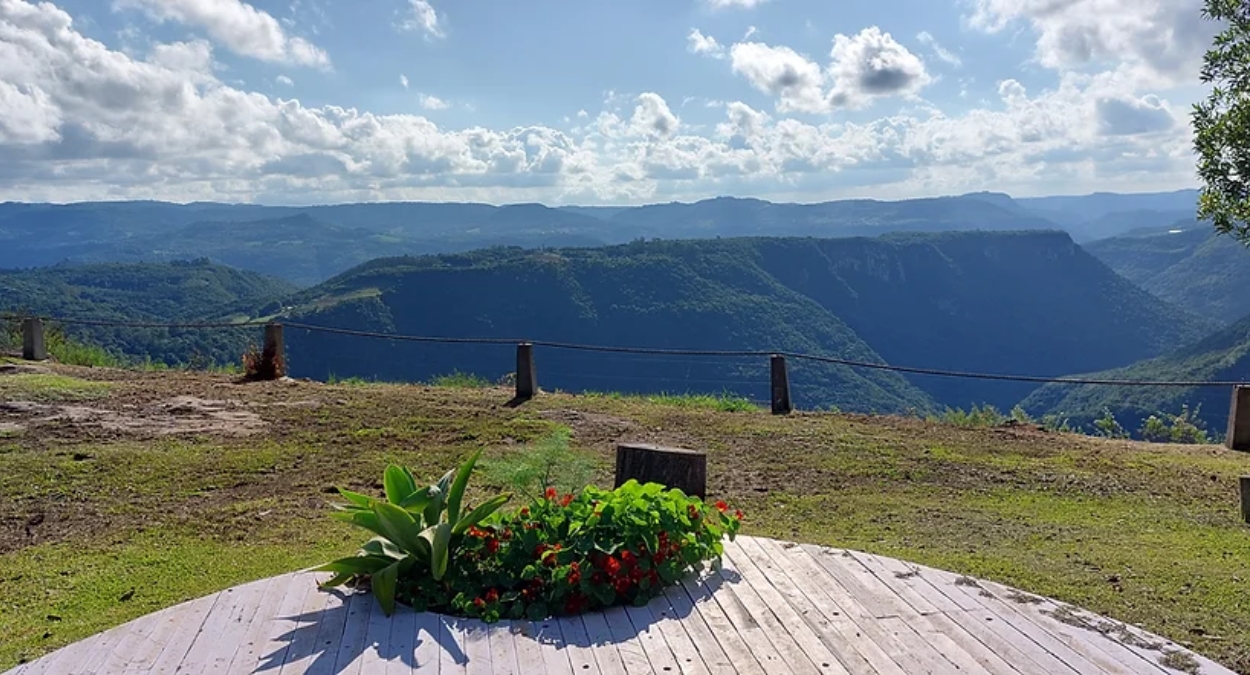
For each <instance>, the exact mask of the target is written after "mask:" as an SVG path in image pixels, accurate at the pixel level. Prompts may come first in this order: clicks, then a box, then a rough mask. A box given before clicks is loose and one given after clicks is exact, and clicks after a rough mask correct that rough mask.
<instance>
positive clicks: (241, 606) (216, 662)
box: [183, 575, 290, 673]
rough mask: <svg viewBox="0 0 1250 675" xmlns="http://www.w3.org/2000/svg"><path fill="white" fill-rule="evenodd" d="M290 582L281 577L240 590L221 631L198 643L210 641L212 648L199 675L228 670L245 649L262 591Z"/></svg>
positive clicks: (258, 609) (188, 670)
mask: <svg viewBox="0 0 1250 675" xmlns="http://www.w3.org/2000/svg"><path fill="white" fill-rule="evenodd" d="M289 580H290V577H289V576H287V575H283V576H280V577H270V578H268V579H263V580H261V581H257V582H254V583H250V584H245V585H243V586H240V587H239V597H238V601H239V602H238V605H237V606H235V607H232V608H231V610H230V614H229V616H228V617H227V618H226V625H225V626H223V627H222V630H221V632H220V633H218V634H216V635H205V636H203V637H201V638H200V639H201V640H204V639H210V640H211V642H212V644H213V646H212V649H211V652H210V657H209V658H207V659H205V663H204V666H203V668H202V669H201V670H199V671H198V672H202V673H221V672H224V671H225V670H226V669H228V668H229V667H230V664H231V662H233V661H234V657H235V655H236V654H238V653H239V652H240V651H241V650H244V649H246V647H245V645H244V636H246V635H247V631H248V629H249V628H251V626H252V621H253V620H254V619H255V618H256V614H257V613H258V612H259V611H260V607H261V604H260V603H261V599H262V598H263V597H264V596H265V592H266V591H268V590H269V587H270V586H274V585H277V586H278V587H285V586H286V583H287V582H288V581H289ZM183 663H184V666H185V665H186V662H185V661H184V662H183ZM185 672H187V673H193V672H197V671H193V670H191V669H190V668H187V669H186V671H185Z"/></svg>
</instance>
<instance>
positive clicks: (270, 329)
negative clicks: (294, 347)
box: [260, 323, 286, 380]
mask: <svg viewBox="0 0 1250 675" xmlns="http://www.w3.org/2000/svg"><path fill="white" fill-rule="evenodd" d="M260 363H261V367H260V373H261V376H262V378H263V379H267V380H276V379H279V378H281V377H282V376H284V375H286V343H285V341H284V340H283V338H282V324H280V323H268V324H265V346H264V347H262V348H261V352H260Z"/></svg>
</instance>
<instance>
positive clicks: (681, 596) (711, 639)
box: [664, 586, 754, 675]
mask: <svg viewBox="0 0 1250 675" xmlns="http://www.w3.org/2000/svg"><path fill="white" fill-rule="evenodd" d="M664 597H665V599H666V600H667V601H668V604H669V606H670V607H672V608H673V616H674V617H675V618H676V619H678V620H680V621H681V624H682V626H684V627H685V629H686V632H687V633H689V634H690V640H691V641H692V642H694V646H695V648H696V649H698V650H699V656H700V658H701V659H702V660H703V665H704V666H706V667H707V669H708V671H709V672H711V673H712V674H713V675H721V674H723V673H724V674H727V673H736V672H737V670H736V669H735V668H734V666H733V661H731V660H730V659H729V655H728V654H726V653H725V648H724V647H723V646H721V644H720V640H719V639H718V637H717V635H716V633H715V632H714V631H713V630H712V627H711V626H710V625H708V623H707V621H706V620H705V619H704V618H703V615H702V614H700V613H699V610H698V609H696V608H695V606H694V603H693V602H692V601H691V600H690V596H689V595H687V594H686V590H685V589H684V588H682V587H681V586H668V587H666V588H665V589H664ZM726 623H728V622H726ZM729 632H730V634H732V633H734V632H735V631H734V630H733V628H732V627H730V628H729ZM725 637H729V635H726V636H725ZM735 642H737V641H736V640H735ZM751 661H752V662H754V659H751Z"/></svg>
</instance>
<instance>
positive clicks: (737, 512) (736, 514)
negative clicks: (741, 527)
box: [734, 509, 742, 520]
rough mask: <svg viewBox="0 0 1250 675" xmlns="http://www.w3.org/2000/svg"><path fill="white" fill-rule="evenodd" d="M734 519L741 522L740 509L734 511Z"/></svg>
mask: <svg viewBox="0 0 1250 675" xmlns="http://www.w3.org/2000/svg"><path fill="white" fill-rule="evenodd" d="M734 518H737V519H738V520H742V509H738V510H737V511H734Z"/></svg>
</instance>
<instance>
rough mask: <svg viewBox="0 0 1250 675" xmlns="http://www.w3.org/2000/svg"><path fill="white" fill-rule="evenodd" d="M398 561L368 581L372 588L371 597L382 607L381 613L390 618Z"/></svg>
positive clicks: (397, 574) (393, 609) (393, 601)
mask: <svg viewBox="0 0 1250 675" xmlns="http://www.w3.org/2000/svg"><path fill="white" fill-rule="evenodd" d="M399 565H400V563H399V561H396V562H395V563H393V564H390V565H387V566H386V567H384V568H383V569H381V570H379V571H378V573H377V574H374V575H373V577H371V578H370V579H369V583H370V585H371V586H373V597H375V598H377V599H378V604H379V605H382V613H383V614H385V615H387V616H390V615H392V614H394V613H395V586H396V585H397V584H398V582H399Z"/></svg>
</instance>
